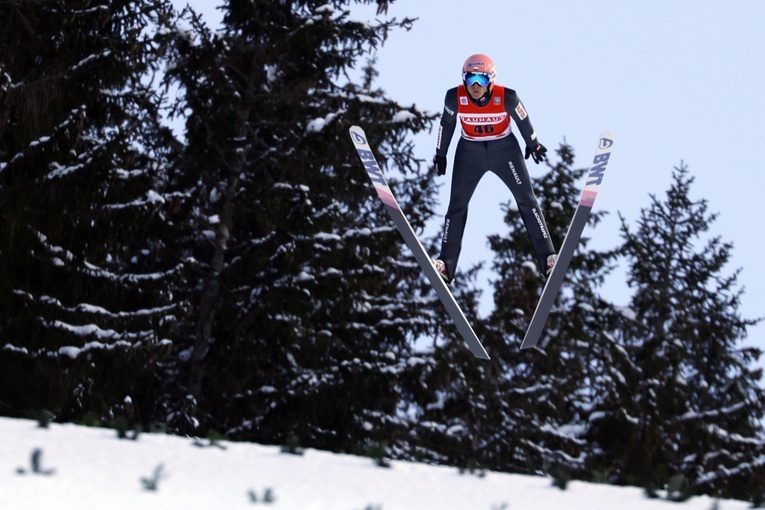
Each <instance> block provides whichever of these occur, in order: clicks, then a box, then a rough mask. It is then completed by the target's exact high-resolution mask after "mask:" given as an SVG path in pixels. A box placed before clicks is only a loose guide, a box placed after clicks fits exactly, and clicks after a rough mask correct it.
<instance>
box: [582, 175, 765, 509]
mask: <svg viewBox="0 0 765 510" xmlns="http://www.w3.org/2000/svg"><path fill="white" fill-rule="evenodd" d="M673 177H674V182H673V184H672V186H671V187H670V189H669V190H668V192H667V195H666V198H665V199H664V200H659V199H658V198H656V197H652V204H651V206H650V207H649V208H646V209H644V210H643V211H642V213H641V216H640V219H639V221H638V227H637V230H635V231H633V230H632V229H630V228H629V227H628V226H627V224H626V221H625V220H624V219H622V223H623V227H622V232H623V236H624V240H625V242H624V245H623V247H622V250H621V253H622V254H623V255H624V256H625V257H626V258H627V260H628V261H629V264H630V273H629V283H630V285H631V286H632V287H634V289H635V294H634V297H633V299H632V302H631V303H630V310H631V312H630V314H628V315H629V317H627V318H625V320H623V321H622V322H621V324H617V325H616V326H617V327H616V328H615V329H613V330H612V331H613V333H612V334H609V335H607V341H604V342H603V343H602V344H601V346H602V348H603V350H601V351H599V352H601V353H603V354H604V355H608V358H607V359H606V360H604V361H605V363H604V369H607V372H604V373H605V374H606V375H607V376H606V377H601V378H600V379H599V390H598V394H599V398H598V399H597V400H596V402H595V405H594V406H593V407H592V409H591V411H592V412H591V414H590V420H589V421H590V428H589V431H588V433H587V437H588V440H589V442H591V443H592V444H593V450H594V452H595V453H594V454H593V455H591V457H590V463H591V465H592V466H593V467H596V468H598V469H608V470H610V471H611V472H612V474H613V478H614V479H615V480H616V481H618V482H620V483H631V484H636V485H642V486H649V485H653V486H659V487H662V486H665V485H667V484H670V482H671V481H672V480H673V479H672V478H671V476H670V475H671V474H672V473H682V474H683V478H682V481H683V484H684V487H685V488H684V489H683V490H681V491H679V492H678V493H679V494H680V496H678V497H685V494H686V492H694V493H706V494H715V495H716V494H721V495H723V496H726V497H728V496H736V497H746V495H748V494H751V493H752V491H753V490H755V487H756V486H757V485H758V484H759V483H761V481H762V479H763V470H762V466H761V461H760V460H759V459H761V456H762V454H763V448H764V447H765V445H764V444H763V442H762V440H761V437H762V423H761V419H762V416H763V409H764V408H763V406H764V405H765V394H764V393H763V389H762V387H761V386H760V382H759V381H760V379H761V371H760V370H759V369H755V368H753V367H752V366H751V364H752V363H753V362H754V361H755V360H757V359H758V357H759V356H760V354H761V353H760V351H759V350H758V349H755V348H750V347H741V346H739V345H738V344H739V343H740V341H741V339H742V338H743V337H744V336H745V333H746V328H747V326H750V325H752V324H754V323H755V322H754V321H751V320H747V319H744V318H742V317H741V316H740V314H739V312H738V306H739V301H740V297H741V294H742V291H741V290H739V289H737V288H736V281H737V274H738V273H737V272H734V273H733V274H731V275H725V274H724V273H723V270H724V268H725V265H726V264H727V262H728V261H729V259H730V253H731V249H732V246H731V245H730V244H729V243H725V242H723V241H722V240H721V239H720V238H719V237H709V236H708V235H707V232H708V231H709V229H710V225H711V223H712V222H713V221H714V219H715V215H710V214H708V213H707V204H706V202H705V201H704V200H701V201H693V200H692V199H691V198H690V185H691V183H692V182H693V179H692V178H690V177H689V175H688V170H687V168H685V167H684V166H681V167H680V168H678V169H676V171H675V173H674V174H673ZM699 241H701V242H702V245H701V247H697V243H698V242H699ZM674 480H675V482H677V479H674ZM676 492H677V491H676Z"/></svg>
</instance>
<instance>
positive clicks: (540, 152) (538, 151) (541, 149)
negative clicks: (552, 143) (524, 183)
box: [526, 143, 547, 165]
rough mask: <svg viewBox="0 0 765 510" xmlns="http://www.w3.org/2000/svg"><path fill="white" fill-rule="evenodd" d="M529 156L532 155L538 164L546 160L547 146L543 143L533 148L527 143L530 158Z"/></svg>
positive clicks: (527, 156)
mask: <svg viewBox="0 0 765 510" xmlns="http://www.w3.org/2000/svg"><path fill="white" fill-rule="evenodd" d="M529 156H531V158H532V159H533V160H534V163H536V164H537V165H538V164H539V162H540V161H545V160H546V159H547V148H546V147H545V146H544V145H542V144H541V143H540V144H539V145H537V146H536V148H535V149H532V148H531V147H529V146H528V145H527V146H526V159H529Z"/></svg>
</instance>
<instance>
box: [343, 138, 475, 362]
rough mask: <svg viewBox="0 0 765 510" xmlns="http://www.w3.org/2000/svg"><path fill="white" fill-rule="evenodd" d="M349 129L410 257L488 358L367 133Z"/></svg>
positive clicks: (470, 344)
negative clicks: (390, 182)
mask: <svg viewBox="0 0 765 510" xmlns="http://www.w3.org/2000/svg"><path fill="white" fill-rule="evenodd" d="M350 133H351V140H353V145H355V146H356V151H357V152H358V154H359V157H360V158H361V162H362V163H363V164H364V168H365V169H366V171H367V174H369V178H370V179H371V180H372V184H374V186H375V190H376V191H377V195H378V196H379V197H380V200H382V203H383V204H384V205H385V209H386V210H387V211H388V214H389V215H390V217H391V218H392V219H393V223H394V224H395V225H396V228H397V229H398V231H399V232H401V235H402V236H403V237H404V241H405V242H406V245H407V246H409V249H410V250H412V253H413V254H414V258H415V259H416V260H417V262H418V263H419V264H420V266H421V267H422V270H423V271H424V272H425V276H426V277H427V278H428V281H430V284H431V285H432V286H433V289H435V291H436V294H437V295H438V298H439V299H440V300H441V303H443V305H444V307H445V308H446V311H447V312H448V313H449V316H450V317H451V318H452V320H453V321H454V324H455V325H456V326H457V330H458V331H459V332H460V334H461V335H462V337H463V338H464V339H465V342H466V343H467V345H468V347H469V348H470V351H471V352H472V353H473V355H474V356H475V357H476V358H480V359H489V355H488V354H487V353H486V350H485V349H484V348H483V344H481V341H480V340H479V339H478V337H477V336H476V334H475V332H474V331H473V328H472V327H470V323H468V321H467V319H466V318H465V314H464V313H463V312H462V309H461V308H460V306H459V305H458V304H457V301H456V300H455V299H454V296H453V295H452V293H451V292H450V291H449V287H447V286H446V283H444V281H443V280H442V279H441V276H440V275H439V274H438V272H437V271H436V268H435V267H434V266H433V262H432V261H431V258H430V256H429V255H428V252H427V251H425V248H424V247H423V246H422V243H420V240H419V239H418V238H417V235H416V234H415V233H414V230H412V226H411V225H410V224H409V221H408V220H407V219H406V216H404V213H403V211H401V207H399V205H398V202H396V199H395V198H394V196H393V193H391V190H390V188H389V187H388V182H387V181H386V180H385V176H384V175H383V173H382V170H381V169H380V166H379V165H378V164H377V159H376V158H375V155H374V153H373V152H372V149H371V147H369V143H367V136H366V134H365V133H364V130H363V129H361V128H360V127H358V126H353V127H351V129H350Z"/></svg>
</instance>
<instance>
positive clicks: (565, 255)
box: [521, 131, 614, 349]
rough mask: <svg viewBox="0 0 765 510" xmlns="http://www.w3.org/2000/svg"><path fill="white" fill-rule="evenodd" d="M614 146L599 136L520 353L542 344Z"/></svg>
mask: <svg viewBox="0 0 765 510" xmlns="http://www.w3.org/2000/svg"><path fill="white" fill-rule="evenodd" d="M613 145H614V133H612V132H611V131H606V132H604V133H602V134H601V135H600V141H599V142H598V149H597V151H596V152H595V158H594V159H593V160H592V166H591V167H590V173H589V175H588V177H587V183H586V185H585V188H584V191H583V192H582V198H581V199H580V200H579V205H578V206H577V208H576V211H574V217H573V219H572V220H571V224H570V225H569V227H568V232H567V233H566V237H565V238H564V239H563V244H562V245H561V248H560V251H559V252H558V260H557V261H556V262H555V266H553V270H552V272H551V273H550V276H549V277H548V278H547V282H546V283H545V286H544V289H542V295H541V296H540V297H539V303H538V304H537V308H536V310H535V311H534V315H533V316H532V317H531V322H530V323H529V327H528V329H527V330H526V336H524V338H523V343H522V344H521V349H528V348H530V347H535V346H536V345H537V343H539V338H540V336H541V335H542V330H543V329H544V326H545V323H546V322H547V317H548V316H549V315H550V310H552V307H553V304H554V303H555V297H556V296H557V295H558V291H560V288H561V286H562V285H563V277H564V276H565V274H566V270H567V269H568V266H569V264H570V263H571V259H572V258H573V256H574V252H575V251H576V247H577V245H578V244H579V239H580V238H581V237H582V231H583V230H584V226H585V225H586V224H587V218H588V217H589V216H590V211H591V210H592V205H593V204H594V203H595V198H596V197H597V196H598V190H599V189H600V183H601V182H602V181H603V175H604V174H605V172H606V166H607V165H608V159H609V158H610V157H611V149H612V147H613Z"/></svg>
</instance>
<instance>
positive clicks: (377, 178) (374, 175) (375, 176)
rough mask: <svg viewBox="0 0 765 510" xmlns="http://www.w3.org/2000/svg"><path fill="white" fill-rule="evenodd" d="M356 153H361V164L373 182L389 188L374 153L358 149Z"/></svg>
mask: <svg viewBox="0 0 765 510" xmlns="http://www.w3.org/2000/svg"><path fill="white" fill-rule="evenodd" d="M356 152H358V153H359V157H360V158H361V162H362V163H364V168H365V169H366V171H367V173H368V174H369V178H370V179H372V182H373V183H375V184H382V185H383V186H387V185H388V183H387V182H385V177H383V174H382V170H380V167H379V166H377V161H375V155H374V154H373V153H372V151H365V150H363V149H356Z"/></svg>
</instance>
